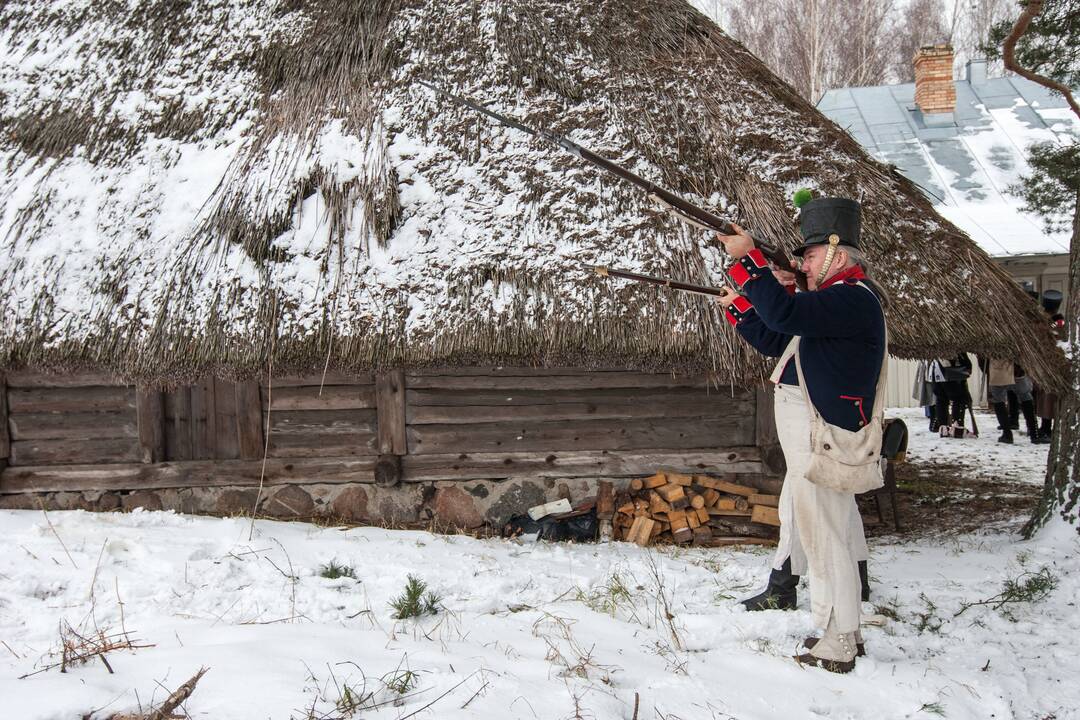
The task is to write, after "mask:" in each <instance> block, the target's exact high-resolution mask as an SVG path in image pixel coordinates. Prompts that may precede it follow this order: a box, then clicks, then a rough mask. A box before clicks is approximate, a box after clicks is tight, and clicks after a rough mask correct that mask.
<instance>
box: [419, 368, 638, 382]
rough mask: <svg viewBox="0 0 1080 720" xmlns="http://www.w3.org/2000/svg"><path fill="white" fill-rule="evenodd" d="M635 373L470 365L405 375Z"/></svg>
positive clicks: (614, 369) (613, 370) (596, 369)
mask: <svg viewBox="0 0 1080 720" xmlns="http://www.w3.org/2000/svg"><path fill="white" fill-rule="evenodd" d="M627 372H634V371H632V370H627V369H626V368H624V367H623V368H588V367H582V366H576V367H520V366H513V365H475V366H473V365H470V366H458V367H446V366H441V367H432V368H412V369H410V370H408V371H407V372H406V373H405V379H406V381H408V380H410V379H412V378H420V377H446V376H454V377H457V376H467V375H484V376H495V377H536V376H538V375H587V374H598V373H623V374H625V373H627Z"/></svg>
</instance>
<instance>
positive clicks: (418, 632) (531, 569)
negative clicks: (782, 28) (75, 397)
mask: <svg viewBox="0 0 1080 720" xmlns="http://www.w3.org/2000/svg"><path fill="white" fill-rule="evenodd" d="M903 413H909V414H910V415H911V421H910V422H909V425H910V426H911V427H912V428H913V430H916V429H917V431H916V432H914V433H913V435H912V445H911V453H910V455H911V458H912V460H913V461H914V462H919V461H921V460H922V459H923V458H925V457H929V456H930V454H931V453H933V455H934V456H935V457H939V458H940V457H952V458H954V459H960V460H963V461H964V463H966V464H968V465H970V466H972V468H973V469H972V472H976V471H977V472H983V473H996V472H999V471H1000V470H1001V469H1003V466H1004V465H1006V464H1011V465H1013V466H1018V467H1023V468H1024V470H1023V472H1024V473H1026V474H1027V475H1028V476H1029V479H1030V482H1031V484H1032V485H1033V486H1034V485H1038V484H1040V483H1041V473H1042V468H1041V467H1040V466H1039V463H1040V462H1042V458H1044V457H1045V448H1044V447H1034V446H1031V445H1028V444H1022V443H1021V444H1018V445H1016V446H1014V447H1012V448H1003V447H999V446H997V445H996V443H994V442H993V440H994V437H996V433H995V434H994V437H990V434H991V429H992V427H993V423H992V421H991V420H990V419H989V418H987V420H986V422H987V423H988V424H987V426H986V428H984V437H983V438H981V439H979V440H975V441H971V442H966V441H944V440H935V439H932V438H931V437H930V436H929V435H928V433H926V432H925V430H924V429H923V425H922V423H921V422H919V416H918V415H917V413H918V411H917V410H916V411H896V412H891V413H890V415H893V416H895V415H898V414H903ZM1020 439H1021V440H1022V439H1023V438H1020ZM976 466H977V469H976ZM1032 489H1033V492H1034V491H1036V490H1037V488H1034V487H1033V488H1032ZM50 523H51V526H50ZM248 532H249V522H248V521H247V520H243V519H239V518H236V519H214V518H202V517H187V516H182V515H176V514H173V513H165V512H141V511H137V512H134V513H131V514H120V513H104V514H89V513H83V512H66V513H60V512H57V513H49V515H48V518H46V517H45V516H44V515H43V513H41V512H29V511H7V512H0V536H2V537H3V538H4V546H3V552H2V553H0V641H2V645H0V658H2V659H0V717H3V718H5V719H6V718H13V719H17V720H24V719H25V720H30V719H33V718H80V717H83V716H84V714H87V713H91V712H92V714H91V715H89V717H92V718H105V717H108V716H109V715H110V714H112V713H118V712H121V711H124V710H136V709H138V708H139V707H140V704H141V706H142V707H143V708H146V707H148V706H149V705H150V704H151V703H157V702H160V701H161V699H162V698H163V697H164V696H165V695H166V694H167V691H168V690H172V689H173V688H175V687H177V686H178V685H180V684H181V683H182V682H183V681H185V680H186V679H188V678H189V677H190V676H191V675H193V674H194V673H195V672H196V671H197V670H198V669H199V668H200V667H201V666H206V667H209V668H210V671H209V672H208V673H207V674H206V676H205V677H203V678H202V680H201V681H200V682H199V684H198V687H197V689H196V690H195V692H194V694H193V695H192V697H191V699H190V700H189V701H188V702H187V704H186V710H187V712H188V713H189V714H190V716H191V717H193V718H208V719H209V718H212V719H214V720H220V719H230V720H232V719H235V720H242V719H247V718H250V719H251V720H265V719H267V718H270V719H273V720H277V719H279V718H280V719H283V720H284V719H287V718H308V717H316V718H337V717H357V718H360V717H363V718H400V719H403V718H408V717H417V718H439V719H442V718H447V719H454V718H500V719H502V718H525V719H531V718H542V719H545V720H546V719H551V720H557V719H560V718H576V717H582V718H598V719H601V720H606V719H609V718H611V719H616V718H620V719H621V718H625V719H627V720H629V719H630V718H633V717H634V712H635V711H634V704H635V697H636V698H637V700H638V702H639V709H638V711H637V717H638V718H640V719H641V720H646V719H649V720H653V719H658V720H659V719H674V718H681V719H682V720H693V719H696V718H717V719H721V718H722V719H731V718H735V719H737V720H751V719H754V718H762V719H766V718H769V719H771V718H785V720H786V719H789V718H826V717H827V718H875V719H877V718H921V717H935V716H943V717H948V718H956V719H960V718H972V719H978V720H985V719H987V718H996V719H1007V718H1017V719H1018V720H1019V719H1024V720H1027V719H1029V718H1030V719H1035V718H1056V719H1057V720H1064V719H1065V718H1072V717H1080V714H1078V712H1080V711H1077V710H1076V708H1078V707H1080V683H1077V682H1076V678H1077V677H1080V653H1078V652H1077V649H1076V645H1077V641H1078V640H1080V613H1078V612H1077V608H1076V604H1075V602H1076V601H1075V598H1076V597H1078V595H1080V560H1078V557H1080V555H1078V553H1077V550H1078V549H1080V548H1078V544H1080V541H1078V538H1077V534H1076V532H1075V531H1074V530H1073V529H1071V528H1068V527H1065V526H1063V525H1061V524H1058V525H1054V526H1052V527H1050V528H1048V529H1047V530H1045V531H1044V532H1043V533H1042V534H1041V535H1040V536H1039V537H1038V538H1037V539H1036V540H1034V541H1030V542H1022V541H1020V540H1018V539H1017V538H1016V537H1015V536H1012V535H1004V534H999V533H986V534H979V535H966V536H961V537H950V538H948V539H947V540H941V541H937V542H934V541H928V540H919V541H914V542H911V541H909V542H906V543H905V542H903V541H900V542H897V541H894V540H889V541H888V542H881V541H879V542H876V543H874V544H873V547H872V553H873V557H872V560H871V574H872V576H873V579H874V597H873V602H872V603H869V604H867V605H866V606H865V609H866V611H867V613H876V614H878V615H880V616H881V618H880V619H881V620H883V621H884V624H883V625H881V626H867V627H866V628H865V629H864V632H865V636H866V641H867V650H868V653H869V656H868V657H867V658H864V659H860V660H859V662H858V666H857V667H856V669H855V671H854V673H852V674H851V675H847V676H838V675H832V674H830V673H827V672H825V671H823V670H817V669H809V668H802V667H799V666H798V665H797V664H796V663H795V662H794V661H793V660H791V659H790V658H789V657H788V656H789V655H791V654H792V653H793V652H795V651H796V650H797V647H798V645H799V643H800V642H801V640H802V638H804V637H805V636H807V635H808V634H810V632H811V631H812V628H811V627H810V623H809V613H808V611H807V610H806V609H805V608H806V607H807V600H808V594H807V592H806V591H805V588H804V589H803V591H802V592H801V597H800V600H801V608H802V609H800V610H799V611H798V612H781V611H768V612H763V613H748V612H745V611H744V610H743V609H742V607H741V606H739V605H738V604H737V603H736V602H735V600H736V599H737V598H740V597H743V596H745V595H748V594H750V593H751V592H752V591H754V590H755V589H756V588H757V586H758V585H759V583H761V582H762V581H763V580H764V577H765V574H766V570H765V565H766V557H767V551H766V550H761V549H748V550H737V549H715V550H693V549H673V548H664V549H648V550H645V549H641V548H638V547H636V546H630V545H626V544H623V543H616V544H613V545H610V546H602V545H567V544H519V543H517V542H505V541H501V540H477V539H473V538H470V537H465V536H437V535H431V534H428V533H423V532H406V531H388V530H382V529H375V528H356V529H350V530H342V529H337V528H323V527H316V526H314V525H309V524H302V523H280V522H269V521H259V522H257V523H256V524H255V533H254V537H253V538H252V539H250V540H249V538H248ZM61 541H62V542H61ZM331 561H335V562H337V563H339V564H344V565H348V566H350V567H351V568H353V569H354V571H355V575H356V578H355V579H350V578H339V579H334V580H331V579H325V578H323V577H320V576H319V570H320V567H321V566H323V565H325V564H327V563H329V562H331ZM1044 569H1045V573H1048V574H1049V575H1052V576H1053V577H1054V578H1055V579H1056V581H1057V583H1056V588H1055V589H1054V590H1053V591H1052V592H1051V593H1050V594H1049V596H1048V597H1046V598H1044V599H1042V600H1040V601H1038V602H1035V603H1017V604H1014V605H1007V606H1005V607H1003V608H1001V609H994V608H993V607H990V606H987V605H978V606H973V607H971V608H969V609H967V610H966V611H964V612H963V614H961V615H959V616H956V615H955V613H957V611H959V610H960V608H961V607H962V605H961V603H964V602H973V601H978V600H985V599H987V598H990V597H992V596H994V595H996V594H998V593H999V592H1001V590H1002V588H1003V584H1004V583H1005V582H1006V581H1007V580H1009V579H1016V578H1018V577H1020V576H1021V574H1022V573H1024V572H1027V573H1031V574H1032V575H1028V576H1026V577H1028V578H1030V577H1032V576H1033V575H1034V574H1037V573H1039V572H1040V571H1043V570H1044ZM1045 573H1044V575H1043V576H1042V577H1046V576H1047V575H1046V574H1045ZM409 574H413V575H416V576H418V577H420V578H422V579H423V580H425V581H426V582H427V583H428V584H429V586H430V587H431V588H432V590H434V591H435V592H437V593H438V594H439V595H440V596H441V604H442V606H443V608H444V610H443V611H442V612H441V613H439V614H438V615H436V616H429V617H426V618H424V619H422V620H419V621H416V620H410V621H395V620H394V619H392V612H393V611H392V610H391V608H390V605H389V603H390V601H391V599H393V598H394V597H395V596H397V595H399V594H400V593H401V591H402V589H403V587H404V585H405V582H406V576H407V575H409ZM121 603H122V605H121ZM886 616H889V617H886ZM61 622H67V623H70V625H71V626H73V627H76V628H80V627H81V628H82V629H83V630H84V631H89V630H92V629H93V628H94V627H95V624H96V627H97V628H99V629H100V630H102V631H105V632H109V631H115V630H120V629H121V628H126V629H127V630H128V631H129V632H130V634H131V636H132V637H133V638H135V639H136V640H137V641H139V642H138V644H149V645H152V647H144V648H141V649H137V650H133V651H117V652H113V653H110V654H109V656H108V660H109V664H110V665H111V667H112V669H113V670H114V673H113V674H110V673H109V671H108V670H107V669H106V667H105V665H104V664H103V663H101V662H99V661H95V662H92V663H90V664H87V665H84V666H80V667H75V668H71V669H69V670H68V671H67V672H66V673H61V672H60V671H59V669H51V670H47V671H44V672H40V673H38V674H35V675H32V676H31V677H28V678H26V679H18V677H19V676H20V675H23V674H25V673H29V672H32V671H34V670H36V669H38V668H40V667H43V666H45V665H47V664H49V663H51V662H54V661H55V658H54V657H51V656H50V654H49V653H50V652H51V651H55V650H56V649H57V648H58V641H59V628H60V624H61ZM407 673H410V674H407ZM412 674H415V675H412ZM346 686H348V687H349V688H351V689H350V690H349V691H348V692H349V693H354V692H355V691H357V690H360V691H361V692H360V697H361V698H362V697H363V696H364V692H365V691H364V690H362V688H365V687H366V692H374V695H373V696H372V697H371V698H370V699H368V700H367V701H366V704H367V705H369V706H370V705H374V704H379V706H378V707H376V708H374V709H363V710H359V711H357V712H356V713H355V715H348V714H347V713H346V712H343V711H342V710H341V709H335V702H336V701H338V700H339V699H341V698H343V697H356V696H355V695H351V696H349V695H347V693H346V689H345V688H346ZM388 686H395V687H397V688H398V689H404V686H411V687H410V688H409V689H407V690H406V691H405V692H404V694H402V695H400V696H399V695H398V694H397V692H396V690H395V689H393V688H392V687H388ZM395 699H396V700H397V702H395ZM313 707H314V711H313V712H312V708H313Z"/></svg>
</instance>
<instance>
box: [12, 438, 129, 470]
mask: <svg viewBox="0 0 1080 720" xmlns="http://www.w3.org/2000/svg"><path fill="white" fill-rule="evenodd" d="M140 459H141V452H140V450H139V441H138V439H137V438H90V439H86V438H82V439H72V438H61V439H56V440H16V441H14V442H12V443H11V458H10V462H11V464H12V465H67V464H87V463H123V462H138V461H139V460H140Z"/></svg>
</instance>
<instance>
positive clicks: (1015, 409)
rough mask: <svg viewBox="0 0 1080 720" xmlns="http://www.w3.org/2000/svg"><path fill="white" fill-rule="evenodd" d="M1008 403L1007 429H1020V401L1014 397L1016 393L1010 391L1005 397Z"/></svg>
mask: <svg viewBox="0 0 1080 720" xmlns="http://www.w3.org/2000/svg"><path fill="white" fill-rule="evenodd" d="M1005 398H1006V400H1008V402H1009V429H1010V430H1019V429H1020V401H1019V400H1018V399H1017V397H1016V393H1014V392H1013V391H1012V390H1010V391H1009V392H1008V394H1007V395H1006V396H1005Z"/></svg>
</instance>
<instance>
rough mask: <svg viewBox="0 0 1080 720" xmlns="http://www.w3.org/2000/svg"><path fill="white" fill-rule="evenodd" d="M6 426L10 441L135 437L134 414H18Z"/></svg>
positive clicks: (135, 424) (136, 426)
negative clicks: (9, 433)
mask: <svg viewBox="0 0 1080 720" xmlns="http://www.w3.org/2000/svg"><path fill="white" fill-rule="evenodd" d="M7 426H8V427H9V428H10V430H11V435H10V437H11V439H12V440H59V439H63V438H71V439H75V440H78V439H84V440H89V439H92V438H134V437H138V434H139V431H138V425H137V423H136V421H135V415H134V413H111V412H110V413H20V414H18V415H12V416H10V418H9V420H8V423H7Z"/></svg>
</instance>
